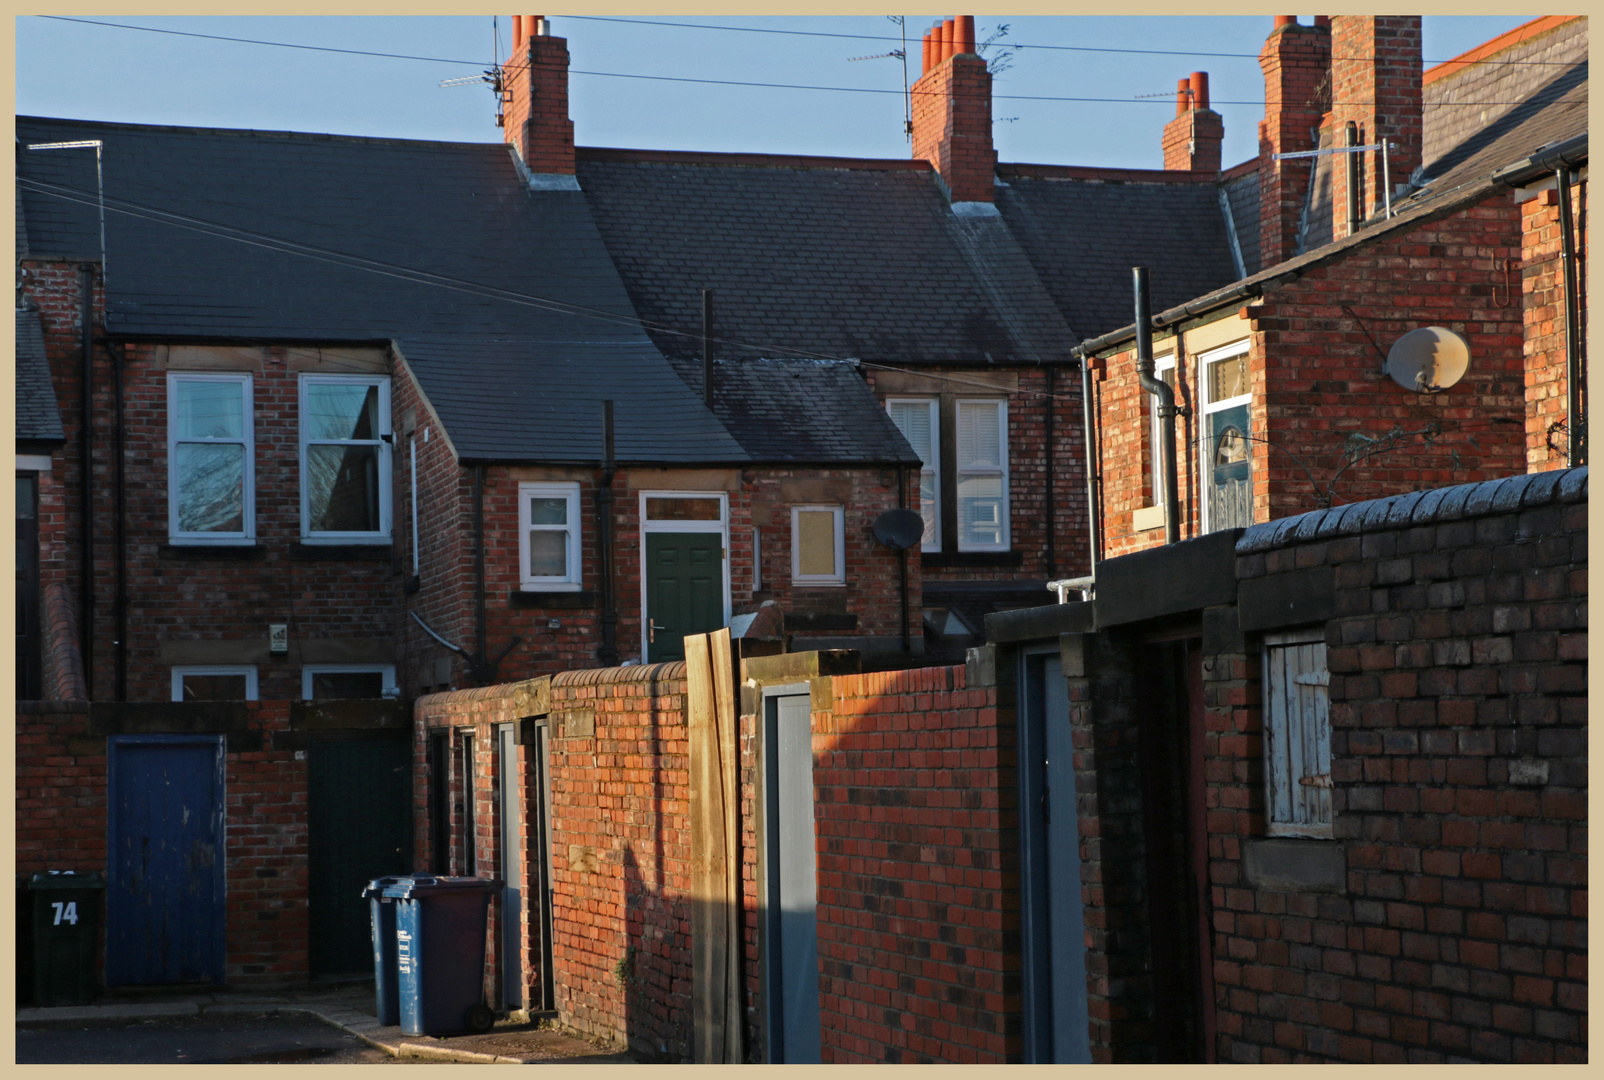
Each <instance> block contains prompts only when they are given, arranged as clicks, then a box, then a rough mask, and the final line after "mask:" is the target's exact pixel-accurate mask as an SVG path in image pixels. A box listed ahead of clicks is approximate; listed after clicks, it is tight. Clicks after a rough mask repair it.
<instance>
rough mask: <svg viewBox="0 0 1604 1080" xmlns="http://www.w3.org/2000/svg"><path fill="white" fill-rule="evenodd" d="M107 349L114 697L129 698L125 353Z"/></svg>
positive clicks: (112, 348)
mask: <svg viewBox="0 0 1604 1080" xmlns="http://www.w3.org/2000/svg"><path fill="white" fill-rule="evenodd" d="M106 351H107V352H108V353H110V354H111V372H112V393H113V395H114V397H115V400H116V419H115V428H114V430H113V436H112V437H113V439H114V441H115V444H116V457H115V463H116V468H117V483H116V487H115V492H114V495H113V499H114V501H115V504H116V507H115V512H116V518H117V520H116V526H115V531H114V534H113V537H114V538H113V544H114V545H115V547H116V551H117V597H116V601H115V606H114V608H113V613H114V622H115V624H116V631H117V640H116V641H114V642H112V645H113V646H115V647H116V650H117V651H116V654H115V655H116V671H117V695H116V700H118V701H127V700H128V541H127V532H126V518H127V514H126V509H125V503H124V501H123V489H124V481H123V468H124V460H123V459H124V457H125V456H126V455H125V453H124V449H125V443H126V440H125V438H124V426H123V361H124V359H125V358H124V355H123V350H122V347H121V346H118V345H114V344H112V343H111V342H110V341H108V342H107V343H106Z"/></svg>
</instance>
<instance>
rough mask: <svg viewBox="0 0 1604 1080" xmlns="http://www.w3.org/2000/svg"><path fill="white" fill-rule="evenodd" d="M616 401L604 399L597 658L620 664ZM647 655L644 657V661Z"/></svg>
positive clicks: (598, 503) (598, 489) (598, 494)
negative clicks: (616, 580)
mask: <svg viewBox="0 0 1604 1080" xmlns="http://www.w3.org/2000/svg"><path fill="white" fill-rule="evenodd" d="M615 471H616V470H615V466H614V463H613V403H612V401H611V400H603V401H602V474H601V483H600V484H598V485H597V486H596V561H597V563H598V564H599V565H598V566H597V570H598V571H599V572H598V574H597V579H598V583H599V584H600V586H601V647H600V648H598V649H597V650H596V660H597V661H598V662H599V663H600V664H601V666H602V667H616V666H618V645H617V642H616V641H615V640H614V634H615V632H616V631H617V628H618V611H617V609H616V608H615V607H614V606H613V476H614V473H615ZM645 659H646V658H645V657H641V660H642V661H643V662H644V661H645Z"/></svg>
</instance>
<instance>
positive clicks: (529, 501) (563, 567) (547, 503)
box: [518, 483, 583, 592]
mask: <svg viewBox="0 0 1604 1080" xmlns="http://www.w3.org/2000/svg"><path fill="white" fill-rule="evenodd" d="M518 577H519V583H520V587H521V588H523V589H526V590H530V591H536V592H578V591H579V589H580V587H581V585H582V583H583V576H582V567H581V565H580V544H579V485H578V484H576V483H555V484H519V485H518Z"/></svg>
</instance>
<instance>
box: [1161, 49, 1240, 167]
mask: <svg viewBox="0 0 1604 1080" xmlns="http://www.w3.org/2000/svg"><path fill="white" fill-rule="evenodd" d="M1224 141H1225V120H1224V119H1223V118H1222V117H1221V116H1220V114H1219V113H1217V112H1215V111H1213V110H1212V109H1210V108H1209V73H1208V72H1206V71H1194V72H1192V77H1191V78H1190V79H1181V80H1180V81H1179V82H1178V83H1177V84H1176V89H1175V119H1174V120H1171V121H1170V122H1169V123H1168V124H1166V125H1165V126H1164V141H1163V147H1164V167H1165V168H1166V169H1196V170H1202V171H1205V172H1219V171H1220V144H1221V143H1223V142H1224Z"/></svg>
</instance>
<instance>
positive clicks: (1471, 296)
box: [1098, 194, 1526, 558]
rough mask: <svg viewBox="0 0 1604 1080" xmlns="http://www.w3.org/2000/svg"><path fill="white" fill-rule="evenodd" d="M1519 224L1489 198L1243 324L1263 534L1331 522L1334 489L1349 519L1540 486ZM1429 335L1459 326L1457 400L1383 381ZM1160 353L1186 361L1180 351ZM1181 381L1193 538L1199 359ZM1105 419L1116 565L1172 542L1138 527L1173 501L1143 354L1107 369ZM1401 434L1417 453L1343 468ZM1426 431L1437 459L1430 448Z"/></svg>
mask: <svg viewBox="0 0 1604 1080" xmlns="http://www.w3.org/2000/svg"><path fill="white" fill-rule="evenodd" d="M1519 215H1520V210H1519V208H1518V207H1516V206H1515V205H1514V204H1513V203H1512V202H1510V201H1509V197H1508V195H1507V194H1506V195H1500V196H1497V197H1495V198H1491V199H1488V200H1486V201H1484V202H1482V203H1479V204H1476V205H1473V206H1469V207H1466V208H1464V209H1461V210H1459V211H1457V212H1456V213H1454V214H1451V215H1449V216H1447V217H1444V218H1442V219H1440V220H1437V221H1432V222H1427V223H1425V224H1423V225H1419V226H1417V227H1415V228H1413V229H1408V230H1405V231H1402V232H1399V233H1397V234H1392V235H1387V236H1384V237H1382V238H1380V239H1378V240H1376V241H1375V242H1373V243H1370V244H1366V245H1363V246H1362V247H1359V248H1357V249H1355V250H1352V251H1349V252H1347V253H1346V254H1344V255H1343V256H1342V257H1341V258H1340V259H1337V260H1334V261H1332V262H1329V263H1326V264H1325V265H1322V266H1316V267H1312V268H1310V269H1308V270H1307V271H1305V272H1304V274H1303V275H1302V276H1301V277H1300V278H1299V279H1298V280H1297V281H1296V282H1293V283H1291V284H1289V285H1284V286H1280V287H1277V288H1276V289H1274V290H1273V291H1270V292H1267V293H1266V294H1265V296H1264V298H1263V299H1262V300H1261V301H1260V302H1259V303H1256V304H1253V305H1251V306H1249V307H1246V308H1244V309H1243V310H1242V314H1243V315H1244V316H1245V317H1246V319H1247V320H1248V322H1247V325H1246V326H1245V327H1244V331H1245V332H1244V333H1243V335H1242V337H1243V338H1246V339H1247V340H1248V341H1249V342H1250V352H1249V354H1248V367H1249V379H1250V382H1251V385H1252V388H1253V402H1252V404H1251V406H1250V407H1249V408H1250V418H1249V422H1250V424H1251V427H1252V431H1251V435H1252V440H1253V441H1252V442H1250V451H1251V454H1252V463H1253V465H1252V467H1253V520H1254V521H1256V522H1265V521H1273V520H1275V519H1277V518H1283V517H1288V516H1290V515H1292V514H1299V513H1303V512H1305V511H1308V510H1313V509H1317V508H1318V507H1319V506H1321V505H1322V504H1321V502H1320V501H1319V499H1320V496H1321V493H1322V492H1325V491H1326V490H1328V489H1329V488H1330V487H1331V485H1332V482H1333V480H1335V481H1336V487H1335V502H1334V505H1342V504H1346V503H1353V502H1360V501H1363V500H1366V499H1376V498H1383V497H1386V496H1390V495H1398V494H1403V493H1406V492H1410V491H1418V490H1421V489H1422V488H1428V487H1434V486H1440V485H1446V484H1458V483H1466V482H1473V481H1479V480H1488V479H1492V478H1495V477H1500V476H1510V475H1513V474H1516V473H1522V472H1525V471H1526V453H1525V449H1524V443H1525V436H1524V435H1523V434H1522V432H1523V428H1524V425H1525V420H1524V416H1525V406H1524V405H1523V401H1524V391H1523V388H1522V344H1521V343H1522V333H1523V332H1522V312H1521V305H1520V302H1519V300H1518V298H1516V297H1514V296H1511V295H1507V294H1506V291H1507V289H1509V288H1515V286H1514V285H1513V284H1511V282H1514V281H1515V280H1516V279H1515V278H1514V277H1510V278H1509V279H1508V280H1507V281H1506V277H1505V275H1504V273H1503V270H1504V266H1505V263H1506V261H1508V260H1514V265H1516V266H1518V265H1519V264H1520V258H1521V225H1520V217H1519ZM1495 269H1496V271H1497V272H1496V273H1495V272H1494V270H1495ZM1516 292H1517V293H1518V289H1517V290H1516ZM1424 326H1444V327H1447V328H1448V329H1450V330H1452V331H1454V332H1455V333H1457V334H1459V335H1460V336H1462V337H1463V338H1464V339H1465V341H1466V342H1467V344H1468V345H1469V346H1470V355H1471V358H1472V359H1471V365H1470V370H1469V371H1468V372H1467V373H1466V375H1465V377H1464V378H1463V379H1462V380H1461V381H1460V382H1459V383H1458V384H1457V385H1455V386H1453V387H1451V388H1450V389H1448V390H1447V391H1446V392H1444V393H1440V394H1417V393H1415V392H1413V391H1411V390H1406V389H1404V388H1403V387H1401V386H1399V385H1398V384H1397V383H1395V382H1393V381H1392V379H1391V378H1389V377H1387V376H1386V375H1384V374H1382V373H1381V367H1382V360H1381V356H1380V355H1379V354H1378V353H1377V344H1376V343H1379V345H1380V347H1381V348H1382V349H1386V348H1390V346H1391V343H1392V342H1393V341H1395V340H1396V339H1397V338H1398V337H1400V336H1402V335H1403V334H1404V333H1406V332H1408V331H1410V330H1415V329H1418V328H1420V327H1424ZM1153 349H1154V353H1155V354H1159V355H1162V354H1163V353H1165V352H1169V351H1172V350H1173V349H1174V340H1173V337H1172V338H1161V339H1159V340H1155V342H1154V346H1153ZM1180 366H1181V368H1182V378H1181V389H1180V390H1179V391H1178V393H1177V395H1176V396H1177V398H1178V403H1180V404H1182V405H1185V406H1186V407H1187V408H1189V409H1191V410H1192V415H1191V416H1188V417H1185V418H1180V419H1178V420H1177V423H1176V429H1177V434H1176V438H1177V443H1178V445H1177V457H1176V462H1177V471H1178V473H1179V480H1180V499H1181V503H1182V510H1183V513H1184V517H1183V524H1182V526H1181V536H1182V538H1183V539H1185V538H1186V537H1189V536H1196V535H1198V530H1199V529H1200V528H1201V522H1200V509H1201V508H1200V507H1199V505H1198V492H1197V483H1198V475H1199V471H1198V470H1199V461H1198V456H1199V453H1200V450H1199V442H1198V432H1199V426H1198V425H1199V423H1200V422H1201V419H1202V414H1201V404H1202V399H1201V397H1200V395H1199V390H1198V382H1197V377H1198V373H1197V366H1198V365H1197V358H1196V357H1195V356H1191V355H1183V356H1182V357H1181V362H1180ZM1098 404H1099V412H1098V417H1099V418H1098V426H1099V431H1098V434H1099V437H1100V445H1101V447H1102V450H1101V461H1100V466H1101V475H1102V499H1103V523H1102V524H1103V536H1104V539H1103V551H1104V555H1105V556H1107V557H1110V558H1112V557H1114V556H1116V555H1122V554H1126V553H1127V552H1131V551H1140V550H1143V549H1145V548H1149V547H1153V546H1156V545H1158V544H1162V543H1163V542H1164V531H1163V530H1162V529H1151V530H1144V531H1136V530H1135V529H1134V528H1133V525H1132V517H1131V515H1132V512H1133V511H1134V510H1136V509H1139V508H1141V507H1144V506H1150V505H1153V503H1154V502H1155V500H1156V499H1159V498H1161V493H1155V492H1154V491H1153V485H1152V469H1151V464H1150V463H1151V461H1152V455H1153V453H1154V450H1155V448H1154V447H1153V446H1152V445H1151V443H1152V437H1151V433H1150V425H1151V421H1150V420H1149V414H1150V405H1149V398H1148V397H1147V395H1146V394H1144V393H1143V392H1142V391H1141V388H1140V386H1139V385H1138V383H1137V378H1136V359H1135V352H1134V349H1126V350H1124V351H1121V352H1119V353H1117V354H1113V355H1110V356H1108V357H1106V359H1105V366H1104V371H1103V373H1102V374H1101V375H1100V377H1099V384H1098ZM1394 429H1397V430H1398V431H1400V432H1403V433H1410V437H1409V438H1407V439H1405V440H1403V442H1404V443H1405V444H1407V445H1403V446H1402V447H1401V448H1400V449H1397V450H1394V451H1391V452H1388V453H1382V454H1377V455H1375V456H1374V457H1371V458H1369V459H1367V460H1365V461H1362V462H1359V463H1357V464H1355V465H1353V466H1352V467H1345V460H1344V458H1343V452H1344V449H1345V447H1346V446H1347V445H1348V440H1350V439H1367V440H1377V439H1382V438H1384V437H1386V436H1387V435H1388V433H1389V432H1392V431H1393V430H1394ZM1427 431H1431V432H1433V433H1434V434H1433V435H1432V436H1431V438H1430V440H1429V442H1430V445H1424V443H1425V442H1426V439H1425V437H1424V436H1422V435H1419V434H1417V433H1421V432H1427ZM1371 445H1376V444H1375V443H1373V442H1372V443H1371ZM1339 473H1340V478H1338V477H1339Z"/></svg>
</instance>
